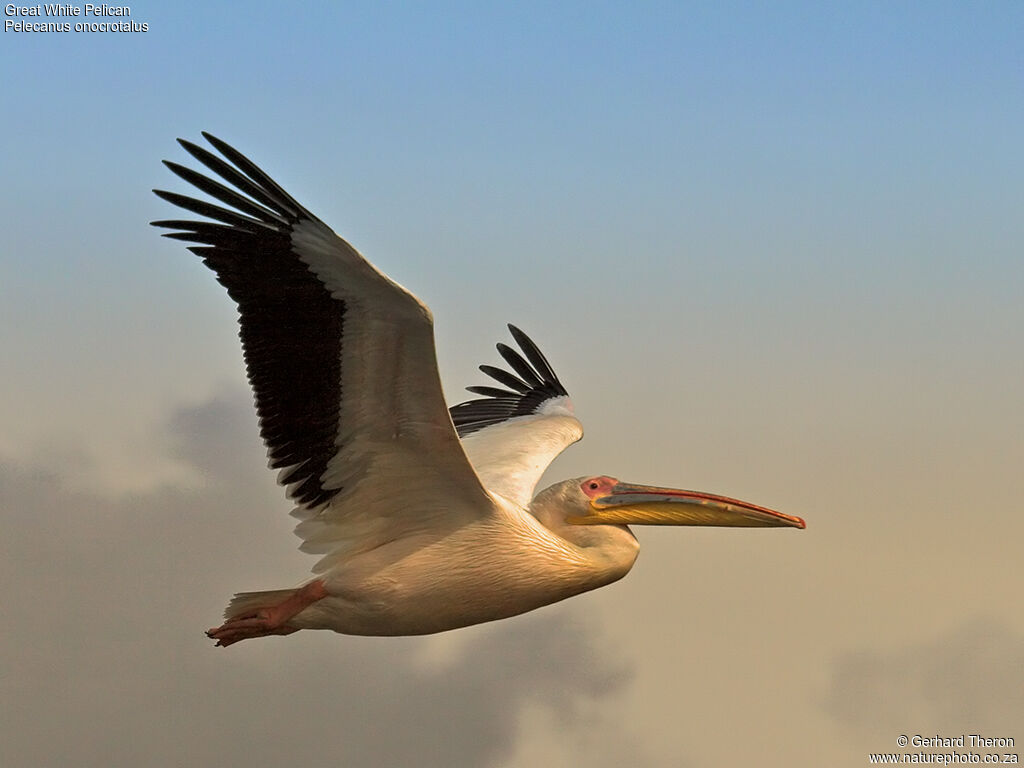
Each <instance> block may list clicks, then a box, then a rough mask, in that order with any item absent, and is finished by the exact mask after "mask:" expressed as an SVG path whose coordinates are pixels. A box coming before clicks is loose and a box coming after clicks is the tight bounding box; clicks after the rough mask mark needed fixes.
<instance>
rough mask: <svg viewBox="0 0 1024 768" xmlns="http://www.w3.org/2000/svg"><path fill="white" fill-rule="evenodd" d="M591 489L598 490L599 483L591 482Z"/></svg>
mask: <svg viewBox="0 0 1024 768" xmlns="http://www.w3.org/2000/svg"><path fill="white" fill-rule="evenodd" d="M590 490H592V491H596V490H597V483H591V484H590Z"/></svg>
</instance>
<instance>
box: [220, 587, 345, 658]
mask: <svg viewBox="0 0 1024 768" xmlns="http://www.w3.org/2000/svg"><path fill="white" fill-rule="evenodd" d="M325 597H327V589H326V588H325V587H324V583H323V582H322V581H321V580H320V579H317V580H316V581H311V582H309V584H307V585H306V586H304V587H303V588H302V589H300V590H298V591H297V592H296V593H295V594H293V595H292V596H291V597H289V598H288V599H287V600H285V601H284V602H281V603H278V604H277V605H272V606H269V607H267V608H260V609H259V610H258V611H256V612H255V613H253V614H250V615H248V616H238V617H237V618H234V619H228V620H227V621H225V622H224V623H223V624H221V625H220V626H219V627H214V628H213V629H210V630H207V632H206V636H207V637H209V638H211V639H213V640H216V641H217V645H219V646H223V647H225V648H226V647H227V646H229V645H233V644H234V643H237V642H238V641H239V640H248V639H249V638H252V637H267V636H268V635H290V634H291V633H292V632H298V631H299V628H298V627H290V626H288V625H287V623H286V622H287V621H288V619H290V618H292V617H293V616H295V615H297V614H299V613H301V612H302V611H304V610H306V608H308V607H309V606H311V605H312V604H313V603H315V602H317V601H318V600H322V599H323V598H325Z"/></svg>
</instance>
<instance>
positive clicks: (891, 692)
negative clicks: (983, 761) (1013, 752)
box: [825, 618, 1024, 737]
mask: <svg viewBox="0 0 1024 768" xmlns="http://www.w3.org/2000/svg"><path fill="white" fill-rule="evenodd" d="M825 704H826V708H827V709H828V711H829V712H830V713H831V714H832V715H833V716H834V717H835V718H836V719H837V720H838V721H840V722H841V723H843V724H844V725H847V726H851V727H854V728H866V729H887V730H889V731H892V729H893V728H894V727H898V728H903V729H911V730H912V731H913V729H917V730H916V731H914V732H920V733H931V734H934V733H949V734H953V735H956V734H960V733H965V732H968V731H971V729H973V732H975V733H982V734H987V735H990V736H1014V735H1015V736H1017V737H1021V736H1024V733H1021V732H1020V730H1019V729H1020V724H1021V723H1024V636H1022V635H1021V634H1020V633H1018V632H1015V631H1014V630H1013V629H1011V628H1010V627H1009V626H1008V625H1006V624H1005V623H1003V622H1002V621H999V620H996V619H989V618H985V619H976V620H974V621H970V622H967V623H965V624H963V625H961V626H960V627H958V628H956V629H955V630H953V631H951V632H949V633H948V634H945V635H942V636H939V637H935V638H933V639H929V640H927V641H924V642H922V643H920V644H918V645H914V646H910V647H906V648H902V649H898V650H895V651H861V652H857V653H847V654H845V655H843V656H841V657H839V658H838V659H837V660H836V661H835V663H834V665H833V668H832V680H831V686H830V689H829V692H828V697H827V699H826V702H825Z"/></svg>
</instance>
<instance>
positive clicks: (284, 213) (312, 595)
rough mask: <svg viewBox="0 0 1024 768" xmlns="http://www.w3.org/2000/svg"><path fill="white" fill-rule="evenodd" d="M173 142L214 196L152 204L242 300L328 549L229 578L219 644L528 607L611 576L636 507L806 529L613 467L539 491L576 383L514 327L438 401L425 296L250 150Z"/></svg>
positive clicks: (177, 168)
mask: <svg viewBox="0 0 1024 768" xmlns="http://www.w3.org/2000/svg"><path fill="white" fill-rule="evenodd" d="M203 136H205V138H206V140H207V141H208V142H209V143H210V145H211V146H212V148H213V149H214V150H216V151H217V152H218V153H219V155H218V154H215V153H214V152H211V151H210V150H208V149H205V148H204V147H201V146H199V145H197V144H194V143H192V142H189V141H185V140H182V139H179V140H178V142H179V143H180V144H181V146H182V147H183V148H184V149H185V150H186V151H187V152H188V153H189V154H190V155H191V156H192V157H193V158H195V160H197V161H198V162H199V163H201V164H202V165H204V166H206V168H207V169H209V170H210V171H212V172H213V174H215V175H216V176H218V177H220V179H221V181H217V180H214V179H213V178H211V177H209V176H206V175H203V174H202V173H199V172H197V171H195V170H193V169H191V168H188V167H185V166H182V165H179V164H177V163H173V162H168V161H164V163H165V165H166V166H167V167H168V168H169V169H170V170H171V171H173V172H174V173H175V174H176V175H177V176H179V177H181V178H182V179H183V180H184V181H186V182H188V183H189V184H191V185H193V186H194V187H196V188H197V189H199V190H200V191H202V192H204V193H206V195H209V197H211V198H213V199H215V200H217V201H218V202H219V203H221V204H222V205H217V204H214V203H211V202H208V201H204V200H199V199H196V198H193V197H188V196H186V195H182V194H177V193H174V192H165V191H162V190H154V192H155V193H156V194H157V195H159V196H160V197H161V198H163V199H164V200H166V201H168V202H170V203H173V204H174V205H176V206H178V207H180V208H183V209H185V210H186V211H188V212H190V213H192V214H197V215H198V216H200V217H202V218H201V219H198V220H193V219H184V220H179V219H176V220H168V221H155V222H153V224H154V225H155V226H157V227H163V228H166V229H170V230H173V231H171V232H168V233H165V235H164V236H165V237H170V238H174V239H176V240H184V241H186V242H188V243H194V245H190V246H189V250H191V251H192V252H193V253H195V254H196V255H198V256H200V257H201V258H202V259H203V262H204V263H205V264H206V265H207V266H208V267H209V268H210V269H212V270H213V271H214V273H215V274H216V276H217V280H218V281H220V283H221V284H223V285H224V286H225V287H226V288H227V291H228V295H229V296H230V297H231V298H232V299H233V300H234V301H235V303H236V304H237V305H238V312H239V325H240V326H241V329H240V331H239V336H240V338H241V340H242V347H243V350H244V354H245V364H246V368H247V370H248V375H249V382H250V384H251V385H252V389H253V393H254V395H255V403H256V411H257V413H258V416H259V425H260V432H261V435H262V437H263V440H264V442H265V443H266V446H267V451H268V456H269V464H270V467H271V468H274V469H278V470H280V474H279V476H278V481H279V482H280V483H281V484H282V485H283V486H285V488H286V493H287V495H288V496H289V498H290V499H291V500H292V501H293V502H294V503H295V509H294V511H293V512H292V514H293V515H294V516H295V517H296V518H298V520H299V523H298V525H297V527H296V529H295V532H296V533H297V534H298V536H299V538H301V539H302V545H301V547H300V549H301V550H302V551H303V552H308V553H311V554H316V555H319V556H320V559H319V560H318V561H317V563H316V564H315V565H314V566H313V569H312V572H313V578H312V579H310V580H308V581H305V582H303V583H302V584H301V586H299V587H297V588H294V589H283V590H275V591H270V592H242V593H239V594H236V595H235V596H234V599H233V600H231V603H230V604H229V605H228V607H227V610H226V611H225V614H224V618H225V620H224V622H223V623H222V624H221V625H220V626H219V627H216V628H214V629H211V630H209V631H208V632H207V635H208V636H209V637H210V638H212V639H214V640H216V641H217V645H219V646H228V645H232V644H234V643H237V642H238V641H240V640H245V639H248V638H254V637H265V636H268V635H288V634H291V633H293V632H296V631H298V630H300V629H331V630H334V631H335V632H341V633H344V634H351V635H421V634H429V633H433V632H442V631H445V630H449V629H455V628H456V627H464V626H468V625H471V624H478V623H481V622H485V621H493V620H495V619H502V618H506V617H508V616H515V615H517V614H520V613H525V612H526V611H532V610H533V609H535V608H540V607H541V606H543V605H548V604H550V603H554V602H556V601H558V600H564V599H565V598H567V597H572V596H573V595H578V594H580V593H582V592H586V591H588V590H591V589H595V588H597V587H601V586H604V585H605V584H610V583H611V582H613V581H616V580H618V579H621V578H622V577H623V576H625V575H626V573H628V572H629V569H630V568H631V567H632V566H633V562H634V560H635V559H636V556H637V550H638V544H637V540H636V538H635V537H634V536H633V534H632V532H631V531H630V529H629V528H628V527H627V526H628V524H630V523H635V524H647V525H717V526H739V527H750V528H761V527H784V526H788V527H792V528H803V527H804V521H803V520H801V519H800V518H799V517H793V516H790V515H785V514H782V513H780V512H775V511H773V510H771V509H767V508H765V507H761V506H757V505H754V504H749V503H747V502H744V501H739V500H737V499H732V498H728V497H726V496H718V495H715V494H710V493H701V492H697V491H684V490H676V489H673V488H659V487H652V486H646V485H636V484H633V483H627V482H624V481H622V480H618V479H616V478H614V477H609V476H608V475H594V476H591V477H577V478H574V479H572V480H565V481H563V482H561V483H556V484H555V485H553V486H551V487H550V488H547V489H545V490H543V491H541V492H540V493H538V494H537V495H536V496H534V488H535V486H536V484H537V481H538V480H539V479H540V476H541V474H543V472H544V470H545V469H546V468H547V466H548V464H550V463H551V461H552V460H553V459H554V458H555V457H556V456H557V455H558V454H560V453H561V452H562V451H563V450H564V449H565V448H566V447H568V446H569V445H571V444H572V443H575V442H576V441H577V440H579V439H580V438H581V437H582V436H583V429H582V427H581V426H580V422H579V421H577V419H576V417H575V415H574V414H573V407H572V403H571V402H570V400H569V397H568V392H567V391H566V389H565V387H564V386H563V385H562V382H561V381H559V379H558V376H556V375H555V372H554V370H553V369H552V368H551V365H550V364H549V363H548V361H547V359H546V358H545V357H544V355H543V354H542V353H541V351H540V349H539V348H538V347H537V345H536V344H534V343H533V341H531V340H530V338H529V337H528V336H527V335H526V334H525V333H523V332H522V331H520V330H519V329H518V328H516V327H515V326H511V325H510V326H509V331H510V332H511V334H512V339H513V340H514V342H515V344H516V345H517V346H518V347H519V350H518V351H516V350H515V349H513V348H512V347H510V346H506V345H505V344H498V353H499V354H500V355H501V357H502V358H503V360H504V362H505V363H506V364H507V366H508V367H507V368H498V367H494V366H490V365H482V366H480V370H481V371H483V373H485V374H487V375H488V376H489V377H491V378H492V379H494V380H495V381H496V382H497V383H498V384H500V385H501V386H500V387H495V386H474V387H469V388H468V389H469V391H470V392H472V393H474V394H476V395H479V397H478V398H477V399H474V400H470V401H468V402H464V403H460V404H459V405H456V406H453V407H452V408H447V407H446V406H445V401H444V395H443V393H442V391H441V381H440V378H439V375H438V370H437V358H436V354H435V351H434V331H433V319H432V316H431V313H430V310H429V309H427V307H426V306H425V305H424V304H423V303H422V302H421V301H419V300H418V299H417V298H416V297H415V296H414V295H413V294H411V293H410V292H409V291H407V290H405V289H404V288H403V287H402V286H400V285H398V284H397V283H395V282H393V281H392V280H390V279H389V278H388V277H387V276H386V275H384V274H383V273H381V272H380V271H378V270H377V269H376V268H375V267H374V266H373V265H372V264H371V263H370V262H369V261H367V260H366V259H365V258H363V257H362V256H361V255H360V254H359V252H358V251H356V249H355V248H353V247H352V246H351V245H349V244H348V243H347V242H346V241H345V240H343V239H342V238H341V237H339V236H338V235H336V234H335V233H334V232H333V231H332V230H331V229H330V228H329V227H328V226H327V225H326V224H324V223H323V222H322V221H320V219H318V218H317V217H316V216H314V215H313V214H312V213H310V212H309V211H308V210H306V208H305V207H303V206H302V205H300V204H299V203H298V202H296V201H295V199H294V198H292V197H291V196H290V195H289V194H288V193H287V192H285V191H284V190H283V189H282V188H281V187H280V186H278V185H277V184H276V183H275V182H274V181H273V180H272V179H271V178H270V177H269V176H268V175H267V174H266V173H264V172H263V171H262V170H260V169H259V168H258V167H257V166H256V165H255V164H253V163H252V162H251V161H250V160H249V159H248V158H246V157H245V156H244V155H242V154H241V153H240V152H238V151H237V150H235V149H234V148H232V147H231V146H230V145H228V144H226V143H225V142H223V141H221V140H220V139H218V138H216V137H214V136H211V135H210V134H208V133H203Z"/></svg>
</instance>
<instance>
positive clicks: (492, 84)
mask: <svg viewBox="0 0 1024 768" xmlns="http://www.w3.org/2000/svg"><path fill="white" fill-rule="evenodd" d="M131 13H132V15H131V19H132V20H133V21H135V22H136V23H142V22H145V23H147V24H148V25H149V31H148V32H145V33H120V34H109V33H108V34H103V33H78V34H76V33H70V34H59V33H50V34H44V33H18V32H13V31H9V32H4V33H3V35H2V39H0V72H2V73H3V79H2V85H0V93H2V96H3V103H4V112H5V115H6V116H7V117H6V119H5V120H4V123H3V126H2V127H0V176H2V178H3V179H4V184H3V185H0V220H2V222H3V226H2V232H3V234H2V241H0V242H2V248H0V530H2V531H3V534H2V536H0V584H2V585H3V598H2V603H0V605H2V608H0V612H2V616H3V620H2V625H3V629H2V630H0V764H3V765H4V766H40V765H76V766H77V765H95V766H138V765H152V766H177V765H188V764H198V763H200V762H201V761H202V762H204V763H216V764H219V765H225V766H233V765H281V764H285V763H288V764H303V765H309V766H327V765H332V766H333V765H346V766H380V765H411V764H416V765H424V766H435V765H436V766H451V765H466V766H477V765H479V766H519V765H552V766H575V765H581V764H588V765H593V766H618V765H623V764H631V765H637V766H657V767H661V766H687V767H689V768H715V767H716V766H725V765H759V766H768V767H770V768H771V767H775V766H778V767H780V768H781V767H783V766H820V765H831V766H860V765H865V764H867V762H868V754H869V753H873V752H883V751H889V752H898V751H901V750H900V749H899V748H898V747H897V745H896V739H897V737H898V736H899V735H901V734H908V735H914V734H923V735H936V734H939V735H946V736H957V735H960V734H962V733H980V734H984V735H987V736H995V737H1014V738H1015V739H1016V741H1017V745H1018V747H1017V748H1016V750H1015V751H1016V752H1020V751H1021V748H1020V745H1024V729H1022V727H1021V725H1020V724H1021V723H1024V616H1022V613H1021V603H1020V592H1021V586H1022V582H1024V575H1022V565H1021V557H1020V551H1021V550H1020V542H1021V541H1022V539H1024V514H1021V513H1022V508H1021V499H1022V498H1024V472H1022V471H1021V467H1022V466H1024V396H1022V393H1024V351H1022V350H1024V301H1022V297H1024V258H1022V253H1024V215H1021V210H1022V204H1024V151H1022V149H1021V147H1022V145H1021V136H1022V135H1024V45H1022V42H1021V41H1022V40H1024V5H1022V4H1020V3H1017V2H988V3H962V2H930V3H918V2H909V3H899V4H894V3H889V2H861V3H850V4H846V5H845V7H839V6H838V4H834V3H829V4H821V3H793V2H789V3H786V2H773V3H634V4H628V5H627V4H623V3H601V2H587V3H583V2H579V3H574V2H565V3H558V4H551V3H524V2H517V3H488V4H480V3H462V4H460V3H433V4H426V3H388V4H385V3H369V2H366V3H351V2H344V3H333V4H327V3H310V4H308V5H307V6H305V7H296V6H290V5H286V4H282V3H263V2H252V3H249V4H247V5H246V6H245V9H244V11H242V10H241V9H240V6H238V5H237V4H236V5H228V4H226V3H224V4H219V3H188V2H182V3H175V4H168V3H137V4H133V5H131ZM42 20H43V21H45V20H46V19H42ZM201 130H207V131H210V132H212V133H214V134H215V135H218V136H220V137H221V138H223V139H225V140H227V141H229V142H230V143H232V144H234V145H235V146H236V147H238V148H239V149H240V150H241V151H243V152H244V153H246V154H247V155H249V156H250V157H251V158H252V159H253V160H255V161H256V162H257V163H258V164H259V165H261V166H262V167H263V168H264V169H265V170H267V171H268V172H269V173H270V174H271V175H273V176H274V177H275V178H276V179H277V181H278V182H279V183H281V184H282V185H283V186H284V187H285V188H286V189H288V190H289V191H290V192H291V193H292V194H293V195H294V196H295V197H297V198H298V199H299V200H300V201H301V202H303V203H304V204H305V205H306V206H307V207H309V208H310V209H311V210H312V211H313V212H314V213H316V214H318V215H319V216H320V217H321V218H323V219H324V220H325V221H327V222H328V224H330V225H331V226H332V227H333V228H334V229H335V230H336V231H338V232H339V233H340V234H342V235H343V236H345V237H346V238H347V239H349V240H350V241H351V242H352V243H353V244H354V245H355V246H356V247H357V248H359V249H360V250H361V251H362V252H363V253H364V254H366V255H367V256H368V257H369V258H370V259H371V260H372V261H373V262H374V263H375V264H376V265H377V266H378V267H380V268H381V269H383V270H384V271H386V272H387V273H388V274H389V275H390V276H391V277H393V278H394V279H395V280H397V281H399V282H400V283H402V284H403V285H405V286H407V287H409V288H410V289H411V290H413V291H414V292H415V293H416V294H417V295H418V296H419V297H420V298H421V299H423V300H424V301H425V302H426V303H427V304H428V305H429V306H430V307H431V308H432V310H433V312H434V316H435V323H436V326H435V327H436V335H437V343H438V353H439V360H440V365H441V374H442V379H443V382H444V385H445V390H446V393H447V395H448V399H449V402H450V403H454V402H458V401H459V400H461V399H463V397H464V395H465V393H464V392H462V387H464V386H466V385H469V384H474V383H483V381H482V379H483V376H482V374H479V373H478V372H477V371H476V370H475V367H476V365H478V364H480V363H490V364H495V363H496V362H498V357H497V354H496V353H495V352H494V349H493V345H494V343H495V342H497V341H507V338H506V337H507V332H506V331H505V325H504V324H505V323H507V322H513V323H515V324H517V325H519V326H520V327H522V328H523V329H524V330H525V331H527V333H529V334H531V335H532V336H533V337H534V338H535V340H536V341H537V342H538V343H539V344H540V346H541V348H542V349H543V350H544V351H545V353H546V354H547V356H548V358H549V359H550V360H551V362H552V364H553V366H554V368H555V370H556V371H558V373H559V375H560V377H561V379H562V381H563V382H564V383H565V384H566V386H567V387H568V389H569V391H570V393H571V394H572V396H573V399H574V402H575V403H576V408H577V413H578V414H579V415H580V417H581V419H582V421H583V423H584V426H585V428H586V430H587V437H586V438H585V440H584V441H583V442H582V443H580V444H579V445H577V446H575V447H573V448H572V449H571V450H570V451H568V452H567V453H566V454H565V455H564V456H563V457H561V458H560V459H559V460H558V461H556V463H555V464H554V465H553V466H552V469H551V470H550V471H549V473H548V475H547V479H548V480H550V481H551V482H554V481H556V480H558V479H561V478H564V477H571V476H574V475H583V474H599V473H608V474H612V475H615V476H618V477H621V478H624V479H627V480H630V481H636V482H648V483H658V484H664V485H673V486H679V487H688V488H696V489H701V490H707V491H714V492H719V493H725V494H729V495H733V496H738V497H740V498H745V499H748V500H750V501H753V502H755V503H759V504H763V505H767V506H770V507H773V508H775V509H779V510H781V511H783V512H786V513H789V514H795V515H800V516H802V517H804V518H805V519H806V520H807V523H808V527H807V530H805V531H801V532H798V531H791V530H767V531H766V530H728V529H705V530H699V529H685V528H680V529H668V528H647V529H639V530H638V531H637V533H638V537H639V539H640V542H641V545H642V552H641V555H640V558H639V560H638V562H637V565H636V567H635V568H634V570H633V572H632V573H631V574H630V575H629V576H627V578H626V579H624V580H623V581H621V582H619V583H617V584H615V585H612V586H610V587H607V588H604V589H601V590H598V591H596V592H593V593H591V594H588V595H585V596H581V597H578V598H574V599H572V600H570V601H567V602H565V603H562V604H558V605H555V606H551V607H548V608H546V609H543V610H540V611H537V612H535V613H533V614H529V615H526V616H523V617H519V618H515V619H511V620H506V621H503V622H499V623H495V624H491V625H487V626H482V627H474V628H469V629H465V630H458V631H455V632H451V633H447V634H444V635H440V636H436V637H428V638H398V639H395V638H390V639H375V638H351V637H343V636H338V635H333V634H327V633H314V632H303V633H300V634H298V635H295V636H292V637H288V638H272V639H268V640H261V641H258V642H251V643H243V644H241V645H238V646H235V647H232V648H231V649H229V650H227V651H223V650H220V649H218V650H214V649H213V648H212V647H211V646H210V643H209V641H207V640H206V638H204V637H203V635H202V630H203V629H205V628H206V627H208V626H211V625H212V624H214V623H216V622H217V620H218V618H219V616H220V613H221V611H222V609H223V606H224V604H225V602H226V600H227V598H228V597H230V595H231V593H233V592H235V591H240V590H255V589H271V588H280V587H287V586H291V585H293V584H295V583H296V582H297V581H299V580H300V579H302V578H303V577H304V576H305V574H306V573H307V569H308V568H309V567H310V566H311V565H312V558H310V557H308V556H304V555H302V554H301V553H299V552H298V551H297V550H296V549H295V547H296V545H297V544H298V540H297V539H295V538H293V537H292V536H291V533H290V529H291V524H292V522H293V521H292V520H291V519H290V518H289V517H288V516H287V514H286V513H287V512H288V510H289V509H290V505H289V504H288V503H287V501H286V500H285V499H284V498H283V495H282V494H281V492H280V491H279V490H278V489H277V488H275V486H274V483H273V476H272V474H271V473H270V472H267V471H266V470H265V469H264V466H265V458H264V453H263V449H262V446H261V445H260V442H259V438H258V435H257V431H256V424H255V417H254V415H253V412H252V409H251V405H250V403H251V398H250V395H249V392H248V389H247V386H246V383H245V379H244V369H243V367H242V362H241V353H240V350H239V347H238V342H237V336H236V326H235V321H234V316H235V315H234V308H233V307H232V306H231V303H230V301H229V300H228V299H227V297H226V295H225V293H224V290H223V289H222V288H221V287H220V286H219V285H218V284H217V283H216V282H215V280H214V279H213V276H212V274H210V273H209V272H208V270H207V269H206V268H205V267H204V266H203V265H202V264H201V263H200V262H199V260H198V259H196V258H195V257H193V256H191V254H189V253H188V252H186V251H185V250H184V248H182V247H181V244H180V243H176V242H173V241H168V240H162V239H160V238H159V237H158V232H157V231H156V230H154V229H153V228H151V227H149V226H148V224H147V222H149V221H151V220H154V219H160V218H168V217H171V214H172V211H171V210H170V207H169V206H168V205H166V204H165V203H163V202H161V201H160V200H159V199H157V198H156V197H155V196H153V195H152V194H151V193H150V192H149V190H150V189H151V188H153V187H162V188H170V189H176V190H179V191H181V190H183V188H184V187H183V184H182V183H180V182H178V181H177V180H175V179H174V178H173V177H172V175H171V174H170V173H169V172H168V171H166V169H164V168H163V167H162V166H161V165H160V162H159V161H160V160H161V159H165V158H166V159H170V160H175V161H178V162H183V161H184V160H185V159H186V157H187V156H186V154H185V152H184V151H183V150H181V149H180V148H179V147H178V146H177V145H176V144H175V143H174V139H175V138H176V137H179V136H182V137H185V138H189V139H192V140H198V139H199V132H200V131H201ZM908 751H913V750H908Z"/></svg>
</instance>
